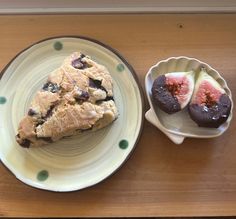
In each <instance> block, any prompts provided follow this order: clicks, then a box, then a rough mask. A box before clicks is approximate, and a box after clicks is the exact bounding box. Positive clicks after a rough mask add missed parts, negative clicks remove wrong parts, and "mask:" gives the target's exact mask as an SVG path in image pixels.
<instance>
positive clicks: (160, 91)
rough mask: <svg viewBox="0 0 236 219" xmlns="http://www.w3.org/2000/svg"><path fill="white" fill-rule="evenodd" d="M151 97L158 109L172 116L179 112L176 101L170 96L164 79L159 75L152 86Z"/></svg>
mask: <svg viewBox="0 0 236 219" xmlns="http://www.w3.org/2000/svg"><path fill="white" fill-rule="evenodd" d="M152 97H153V101H154V103H156V104H157V105H158V106H159V107H160V109H162V110H163V111H165V112H166V113H169V114H172V113H175V112H178V111H180V110H181V107H180V104H179V102H178V99H177V98H176V97H175V96H173V95H172V94H171V92H170V91H169V90H168V87H167V86H166V77H165V75H161V76H159V77H158V78H156V79H155V81H154V82H153V85H152Z"/></svg>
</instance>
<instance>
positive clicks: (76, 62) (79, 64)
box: [71, 54, 91, 69]
mask: <svg viewBox="0 0 236 219" xmlns="http://www.w3.org/2000/svg"><path fill="white" fill-rule="evenodd" d="M84 57H85V55H84V54H81V55H80V57H79V58H77V59H74V60H73V61H72V63H71V65H72V66H73V67H74V68H76V69H85V68H89V67H91V66H90V65H89V64H88V63H87V62H85V61H83V60H82V59H83V58H84Z"/></svg>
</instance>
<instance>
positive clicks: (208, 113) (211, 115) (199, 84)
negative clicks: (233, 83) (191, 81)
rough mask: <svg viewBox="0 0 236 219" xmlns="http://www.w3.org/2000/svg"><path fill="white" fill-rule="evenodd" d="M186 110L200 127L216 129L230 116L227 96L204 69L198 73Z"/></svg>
mask: <svg viewBox="0 0 236 219" xmlns="http://www.w3.org/2000/svg"><path fill="white" fill-rule="evenodd" d="M188 109H189V114H190V117H191V118H192V120H194V121H195V122H196V123H197V124H198V126H200V127H209V128H218V127H219V126H220V125H221V124H223V123H224V122H225V121H226V120H227V118H228V116H229V114H230V110H231V100H230V98H229V96H228V95H227V94H226V92H225V90H224V89H223V88H222V87H221V86H220V84H219V83H218V82H217V81H216V80H215V79H214V78H212V77H211V76H210V75H209V74H207V72H206V70H205V69H204V68H203V69H202V70H201V72H200V73H199V77H198V79H197V81H196V84H195V88H194V92H193V96H192V99H191V102H190V104H189V108H188Z"/></svg>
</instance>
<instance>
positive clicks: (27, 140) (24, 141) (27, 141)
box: [20, 139, 31, 148]
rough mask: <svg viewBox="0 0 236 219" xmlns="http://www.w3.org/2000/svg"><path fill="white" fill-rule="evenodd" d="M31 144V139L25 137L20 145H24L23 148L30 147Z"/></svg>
mask: <svg viewBox="0 0 236 219" xmlns="http://www.w3.org/2000/svg"><path fill="white" fill-rule="evenodd" d="M30 144H31V141H30V140H29V139H23V140H22V141H21V142H20V145H21V146H22V147H23V148H29V147H30Z"/></svg>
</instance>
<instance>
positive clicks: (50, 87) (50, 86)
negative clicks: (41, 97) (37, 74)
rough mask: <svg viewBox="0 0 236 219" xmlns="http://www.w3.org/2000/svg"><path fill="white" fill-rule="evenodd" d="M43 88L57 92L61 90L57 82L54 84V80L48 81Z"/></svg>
mask: <svg viewBox="0 0 236 219" xmlns="http://www.w3.org/2000/svg"><path fill="white" fill-rule="evenodd" d="M42 89H43V90H45V91H50V92H52V93H56V92H58V91H59V89H60V87H59V86H58V85H57V84H53V83H52V82H47V83H45V84H44V85H43V88H42Z"/></svg>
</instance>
